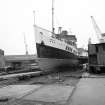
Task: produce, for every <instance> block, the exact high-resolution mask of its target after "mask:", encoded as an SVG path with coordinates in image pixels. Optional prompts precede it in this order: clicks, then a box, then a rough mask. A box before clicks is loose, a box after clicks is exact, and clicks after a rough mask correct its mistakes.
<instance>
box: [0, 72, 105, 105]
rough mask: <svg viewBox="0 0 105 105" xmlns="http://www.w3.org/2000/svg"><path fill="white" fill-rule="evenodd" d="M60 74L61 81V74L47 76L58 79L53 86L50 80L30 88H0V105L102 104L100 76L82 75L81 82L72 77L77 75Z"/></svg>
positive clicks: (104, 87)
mask: <svg viewBox="0 0 105 105" xmlns="http://www.w3.org/2000/svg"><path fill="white" fill-rule="evenodd" d="M57 75H58V74H57ZM59 75H60V74H59ZM64 75H65V76H66V78H63V79H62V75H60V77H58V76H55V75H54V76H55V77H54V76H53V75H50V76H48V77H47V79H48V80H52V78H53V79H54V78H55V79H57V80H59V81H56V82H55V83H53V82H54V81H53V82H52V81H50V82H51V83H49V82H48V80H47V82H48V84H36V82H35V81H34V83H33V85H9V86H6V87H2V88H0V105H65V104H66V105H105V78H104V75H103V76H98V75H90V74H88V73H83V75H82V77H83V78H81V79H79V78H76V77H75V76H78V75H77V74H76V75H75V76H74V77H72V78H71V77H69V76H70V75H69V74H68V73H64V74H63V76H64ZM72 75H73V73H72ZM65 76H64V77H65ZM79 76H80V75H79ZM60 78H61V79H60ZM38 79H39V78H37V79H36V81H38ZM55 79H54V80H55ZM42 80H44V77H43V78H42V79H41V81H42ZM77 80H78V81H77ZM79 80H80V81H79ZM44 82H45V81H44Z"/></svg>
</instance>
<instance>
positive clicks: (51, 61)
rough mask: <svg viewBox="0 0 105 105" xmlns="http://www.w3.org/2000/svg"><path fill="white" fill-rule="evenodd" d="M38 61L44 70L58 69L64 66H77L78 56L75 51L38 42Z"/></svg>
mask: <svg viewBox="0 0 105 105" xmlns="http://www.w3.org/2000/svg"><path fill="white" fill-rule="evenodd" d="M36 47H37V55H38V59H37V62H38V63H39V67H40V69H41V70H43V71H52V70H58V69H61V68H62V67H65V68H66V67H75V66H77V65H78V59H77V56H76V55H74V54H73V53H70V52H67V51H64V50H61V49H57V48H53V47H50V46H46V45H44V44H36Z"/></svg>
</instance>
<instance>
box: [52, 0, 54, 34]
mask: <svg viewBox="0 0 105 105" xmlns="http://www.w3.org/2000/svg"><path fill="white" fill-rule="evenodd" d="M52 32H53V33H54V0H52Z"/></svg>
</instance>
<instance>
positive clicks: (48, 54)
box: [36, 43, 77, 59]
mask: <svg viewBox="0 0 105 105" xmlns="http://www.w3.org/2000/svg"><path fill="white" fill-rule="evenodd" d="M36 47H37V55H38V57H39V58H56V59H77V56H76V55H74V54H73V53H70V52H67V51H64V50H61V49H58V48H54V47H50V46H46V45H44V44H38V43H37V44H36Z"/></svg>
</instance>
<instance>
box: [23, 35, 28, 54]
mask: <svg viewBox="0 0 105 105" xmlns="http://www.w3.org/2000/svg"><path fill="white" fill-rule="evenodd" d="M24 44H25V49H26V55H28V46H27V43H26V37H25V33H24Z"/></svg>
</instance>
